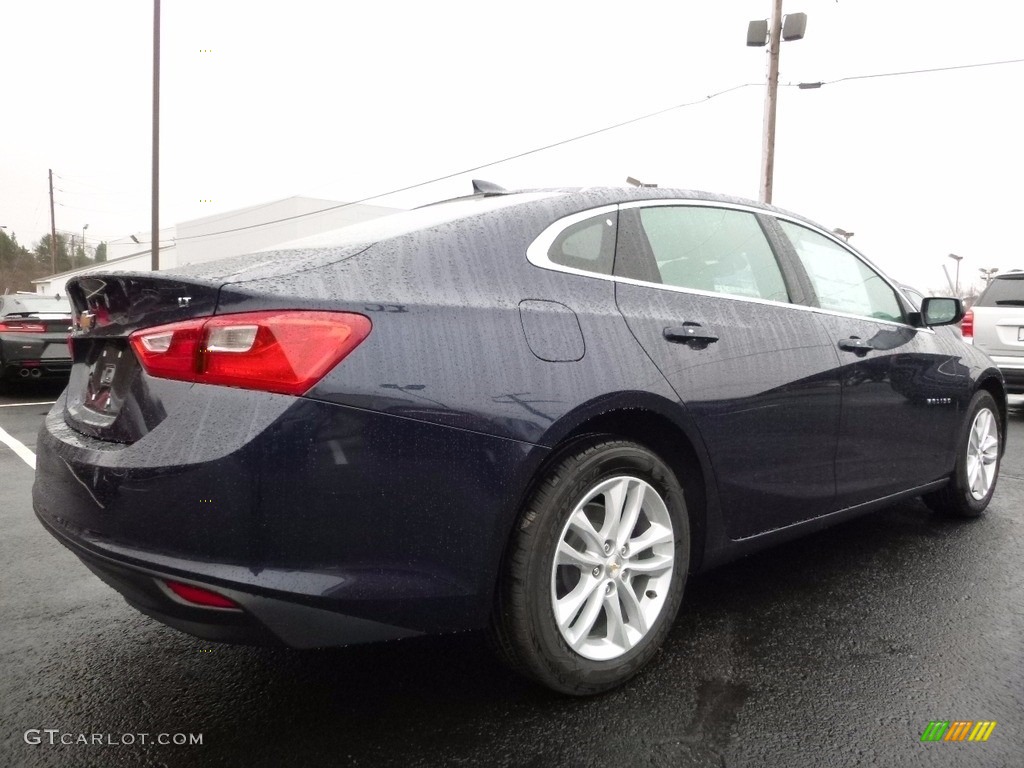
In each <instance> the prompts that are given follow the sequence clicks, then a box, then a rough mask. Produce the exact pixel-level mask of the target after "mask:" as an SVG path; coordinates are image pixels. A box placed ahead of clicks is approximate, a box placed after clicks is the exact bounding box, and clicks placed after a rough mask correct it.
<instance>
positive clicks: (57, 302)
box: [0, 295, 71, 315]
mask: <svg viewBox="0 0 1024 768" xmlns="http://www.w3.org/2000/svg"><path fill="white" fill-rule="evenodd" d="M25 313H31V314H33V315H38V314H43V315H70V314H71V304H70V303H69V302H68V300H67V297H66V296H29V295H24V296H23V295H8V296H2V297H0V315H21V314H25Z"/></svg>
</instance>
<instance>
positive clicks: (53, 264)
mask: <svg viewBox="0 0 1024 768" xmlns="http://www.w3.org/2000/svg"><path fill="white" fill-rule="evenodd" d="M50 269H51V270H52V272H51V274H54V275H55V274H57V220H56V219H55V218H54V215H53V168H51V169H50Z"/></svg>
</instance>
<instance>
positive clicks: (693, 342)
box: [663, 323, 718, 349]
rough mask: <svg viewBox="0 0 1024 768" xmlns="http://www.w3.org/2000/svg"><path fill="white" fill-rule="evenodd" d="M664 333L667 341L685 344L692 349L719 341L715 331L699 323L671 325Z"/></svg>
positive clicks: (703, 347)
mask: <svg viewBox="0 0 1024 768" xmlns="http://www.w3.org/2000/svg"><path fill="white" fill-rule="evenodd" d="M663 335H664V337H665V340H666V341H671V342H672V343H673V344H685V345H686V346H688V347H690V348H691V349H705V348H707V346H708V344H714V343H715V342H716V341H718V336H716V335H715V333H714V331H712V330H711V329H710V328H705V327H703V326H702V325H700V324H699V323H683V324H682V325H673V326H669V327H668V328H666V329H665V330H664V331H663Z"/></svg>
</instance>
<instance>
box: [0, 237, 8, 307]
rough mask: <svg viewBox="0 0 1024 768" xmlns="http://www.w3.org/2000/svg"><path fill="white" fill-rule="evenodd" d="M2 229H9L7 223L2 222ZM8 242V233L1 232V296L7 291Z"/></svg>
mask: <svg viewBox="0 0 1024 768" xmlns="http://www.w3.org/2000/svg"><path fill="white" fill-rule="evenodd" d="M0 229H7V225H6V224H0ZM6 244H7V233H6V232H0V296H2V295H3V294H5V293H7V278H6V277H5V276H4V249H5V246H6Z"/></svg>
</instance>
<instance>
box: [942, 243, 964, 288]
mask: <svg viewBox="0 0 1024 768" xmlns="http://www.w3.org/2000/svg"><path fill="white" fill-rule="evenodd" d="M946 258H949V259H953V260H954V261H956V287H955V288H953V293H955V294H956V295H957V298H959V297H960V262H961V261H963V260H964V257H963V256H957V255H956V254H955V253H951V254H949V256H947V257H946Z"/></svg>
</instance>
